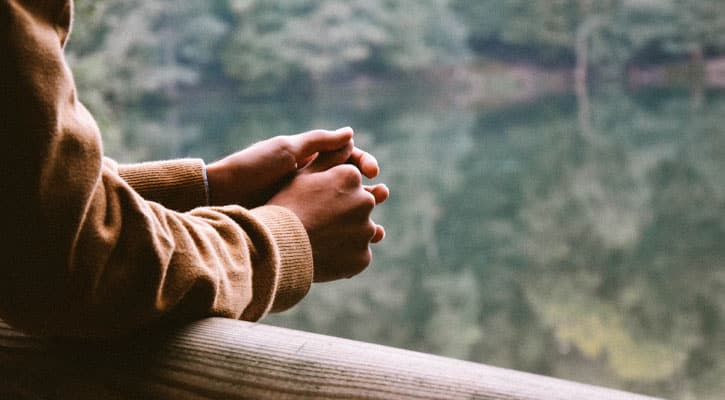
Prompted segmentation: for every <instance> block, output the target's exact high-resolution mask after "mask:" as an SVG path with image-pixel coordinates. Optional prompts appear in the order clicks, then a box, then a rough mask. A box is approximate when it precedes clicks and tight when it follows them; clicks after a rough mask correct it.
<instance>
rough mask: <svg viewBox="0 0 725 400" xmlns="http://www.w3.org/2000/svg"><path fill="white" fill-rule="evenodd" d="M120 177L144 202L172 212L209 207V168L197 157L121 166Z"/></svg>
mask: <svg viewBox="0 0 725 400" xmlns="http://www.w3.org/2000/svg"><path fill="white" fill-rule="evenodd" d="M118 175H119V176H120V177H121V178H122V179H123V180H124V181H126V182H127V183H128V184H129V185H131V187H132V188H133V189H134V190H135V191H136V192H137V193H138V194H140V195H141V197H143V198H144V199H146V200H150V201H154V202H157V203H160V204H162V205H163V206H164V207H166V208H170V209H172V210H176V211H180V212H184V211H189V210H192V209H194V208H197V207H204V206H208V205H210V204H209V181H208V177H207V176H206V165H205V164H204V161H203V160H201V159H198V158H187V159H178V160H164V161H151V162H143V163H134V164H119V165H118ZM240 184H243V183H242V182H240Z"/></svg>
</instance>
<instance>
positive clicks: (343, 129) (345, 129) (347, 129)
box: [335, 126, 355, 134]
mask: <svg viewBox="0 0 725 400" xmlns="http://www.w3.org/2000/svg"><path fill="white" fill-rule="evenodd" d="M343 131H350V132H351V133H352V134H355V131H353V130H352V128H351V127H349V126H346V127H343V128H340V129H338V130H336V131H335V132H336V133H337V132H343Z"/></svg>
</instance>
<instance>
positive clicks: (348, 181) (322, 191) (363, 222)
mask: <svg viewBox="0 0 725 400" xmlns="http://www.w3.org/2000/svg"><path fill="white" fill-rule="evenodd" d="M359 153H360V152H359V151H357V153H356V150H355V149H354V147H353V145H352V143H349V144H348V146H346V147H345V148H342V149H340V150H338V151H335V152H327V153H321V154H320V155H319V156H318V157H317V158H316V159H315V160H314V161H312V162H311V163H310V164H309V165H307V166H305V167H304V168H302V169H301V170H300V171H299V173H298V174H297V175H296V176H295V178H294V179H293V180H292V181H291V182H290V183H289V185H288V186H286V187H285V188H283V189H282V190H281V191H280V192H279V193H277V194H276V195H274V196H273V197H272V198H271V199H270V200H269V202H268V203H267V204H274V205H279V206H283V207H286V208H288V209H290V210H292V212H294V213H295V214H296V215H297V216H298V217H299V219H300V221H302V224H303V225H304V227H305V229H306V230H307V234H308V236H309V238H310V243H311V244H312V254H313V259H314V266H315V272H314V281H315V282H326V281H331V280H336V279H340V278H349V277H352V276H353V275H356V274H358V273H359V272H361V271H362V270H364V269H365V267H367V266H368V265H369V264H370V262H371V260H372V253H371V251H370V244H371V243H377V242H379V241H381V240H382V239H383V238H384V237H385V230H384V228H383V227H382V226H380V225H377V224H375V223H374V222H373V221H372V219H371V218H370V214H371V212H372V210H373V208H374V207H375V205H376V204H380V203H382V202H384V201H385V200H386V199H387V198H388V195H389V191H388V188H387V187H386V186H385V185H382V184H379V185H374V186H363V185H362V174H361V171H360V170H359V169H358V168H356V167H355V166H353V165H349V164H343V163H344V162H345V161H347V160H350V159H351V158H356V157H358V156H359ZM365 157H366V156H365V155H363V156H362V157H361V158H365ZM358 160H359V158H358ZM360 169H364V168H360ZM376 170H377V165H376ZM376 173H377V172H376Z"/></svg>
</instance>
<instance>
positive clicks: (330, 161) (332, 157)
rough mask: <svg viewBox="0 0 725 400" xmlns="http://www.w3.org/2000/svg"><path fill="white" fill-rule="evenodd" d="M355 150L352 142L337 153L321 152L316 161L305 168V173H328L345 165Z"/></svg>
mask: <svg viewBox="0 0 725 400" xmlns="http://www.w3.org/2000/svg"><path fill="white" fill-rule="evenodd" d="M352 149H353V143H352V140H351V141H349V142H348V144H347V145H346V146H345V147H343V148H341V149H338V150H335V151H327V152H321V153H320V154H319V155H318V156H317V158H315V160H314V161H312V163H311V164H310V165H308V166H307V167H305V169H304V171H305V172H322V171H327V170H328V169H330V168H332V167H335V166H338V165H341V164H344V163H345V161H347V160H348V159H349V158H350V154H351V153H352Z"/></svg>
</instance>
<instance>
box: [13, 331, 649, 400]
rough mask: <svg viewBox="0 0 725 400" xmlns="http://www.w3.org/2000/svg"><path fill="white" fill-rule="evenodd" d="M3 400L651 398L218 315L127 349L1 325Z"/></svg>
mask: <svg viewBox="0 0 725 400" xmlns="http://www.w3.org/2000/svg"><path fill="white" fill-rule="evenodd" d="M0 399H496V400H509V399H540V400H555V399H557V400H558V399H577V400H598V399H601V400H604V399H606V400H643V399H648V397H645V396H640V395H635V394H631V393H626V392H620V391H615V390H610V389H604V388H600V387H595V386H590V385H584V384H579V383H573V382H568V381H563V380H559V379H554V378H548V377H543V376H538V375H533V374H528V373H523V372H516V371H511V370H506V369H501V368H494V367H490V366H486V365H481V364H475V363H471V362H465V361H459V360H453V359H449V358H444V357H438V356H433V355H429V354H423V353H416V352H412V351H406V350H401V349H395V348H390V347H385V346H379V345H373V344H369V343H362V342H356V341H352V340H346V339H340V338H335V337H329V336H323V335H317V334H312V333H306V332H300V331H294V330H289V329H284V328H277V327H272V326H267V325H262V324H253V323H248V322H241V321H233V320H228V319H220V318H210V319H206V320H202V321H198V322H195V323H192V324H190V325H188V326H186V327H183V328H180V329H174V330H169V331H166V332H155V333H146V334H142V335H138V336H137V337H134V338H132V339H126V340H124V341H123V342H121V341H118V342H108V341H87V340H85V341H81V340H57V339H56V340H51V339H39V338H33V337H30V336H26V335H24V334H21V333H18V332H17V331H15V330H13V329H11V328H10V327H8V326H7V325H6V324H4V323H2V322H1V321H0Z"/></svg>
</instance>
